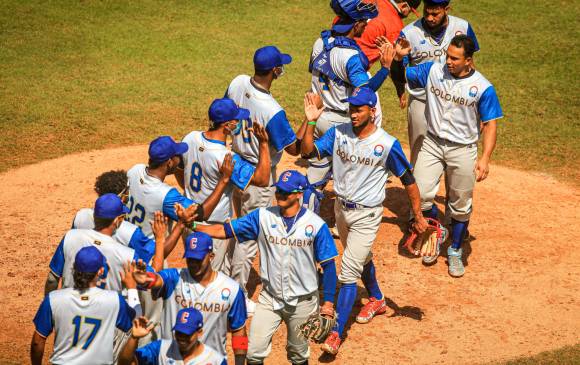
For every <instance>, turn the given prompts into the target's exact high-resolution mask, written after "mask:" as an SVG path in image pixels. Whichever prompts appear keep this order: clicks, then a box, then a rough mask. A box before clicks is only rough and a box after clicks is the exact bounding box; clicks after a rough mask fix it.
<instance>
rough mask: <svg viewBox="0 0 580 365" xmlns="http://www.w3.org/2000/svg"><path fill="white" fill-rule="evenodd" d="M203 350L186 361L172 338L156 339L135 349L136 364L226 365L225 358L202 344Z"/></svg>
mask: <svg viewBox="0 0 580 365" xmlns="http://www.w3.org/2000/svg"><path fill="white" fill-rule="evenodd" d="M203 346H204V348H203V352H202V353H201V354H199V355H198V356H196V357H195V358H193V359H189V360H188V361H187V363H186V362H184V361H183V357H182V356H181V353H180V352H179V346H178V345H177V342H175V341H174V340H158V341H154V342H151V343H150V344H148V345H146V346H144V347H140V348H138V349H137V351H135V357H136V358H137V365H226V364H227V358H226V357H225V356H224V355H221V354H219V353H218V352H217V351H216V350H214V349H213V348H211V347H210V346H208V345H206V344H204V345H203Z"/></svg>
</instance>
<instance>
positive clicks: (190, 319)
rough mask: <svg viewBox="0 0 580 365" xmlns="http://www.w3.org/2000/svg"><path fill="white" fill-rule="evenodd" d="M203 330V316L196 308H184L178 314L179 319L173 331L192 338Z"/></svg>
mask: <svg viewBox="0 0 580 365" xmlns="http://www.w3.org/2000/svg"><path fill="white" fill-rule="evenodd" d="M202 328H203V316H202V315H201V312H200V311H198V310H197V309H195V308H183V309H182V310H180V311H179V312H177V319H176V320H175V326H173V330H174V331H175V332H179V333H183V334H184V335H188V336H191V335H193V334H194V333H195V332H197V331H199V330H200V329H202Z"/></svg>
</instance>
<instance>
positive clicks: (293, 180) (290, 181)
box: [274, 170, 308, 193]
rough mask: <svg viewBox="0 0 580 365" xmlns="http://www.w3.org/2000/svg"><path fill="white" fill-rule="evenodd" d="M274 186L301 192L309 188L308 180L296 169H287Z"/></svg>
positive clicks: (279, 188) (288, 190) (287, 190)
mask: <svg viewBox="0 0 580 365" xmlns="http://www.w3.org/2000/svg"><path fill="white" fill-rule="evenodd" d="M274 186H275V187H276V189H278V190H282V191H283V192H286V193H299V192H303V191H304V190H306V189H307V188H308V180H307V179H306V176H304V175H302V174H301V173H300V172H298V171H296V170H287V171H284V172H283V173H281V174H280V177H279V178H278V181H277V182H276V183H275V184H274Z"/></svg>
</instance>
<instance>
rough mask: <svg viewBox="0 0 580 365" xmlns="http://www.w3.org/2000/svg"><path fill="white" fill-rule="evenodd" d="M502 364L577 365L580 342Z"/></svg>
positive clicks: (579, 359)
mask: <svg viewBox="0 0 580 365" xmlns="http://www.w3.org/2000/svg"><path fill="white" fill-rule="evenodd" d="M503 364H504V365H577V364H580V344H578V345H575V346H566V347H563V348H561V349H559V350H555V351H546V352H542V353H540V354H538V355H535V356H532V357H522V358H519V359H515V360H510V361H507V362H505V363H503Z"/></svg>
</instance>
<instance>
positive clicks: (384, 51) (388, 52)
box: [375, 36, 395, 68]
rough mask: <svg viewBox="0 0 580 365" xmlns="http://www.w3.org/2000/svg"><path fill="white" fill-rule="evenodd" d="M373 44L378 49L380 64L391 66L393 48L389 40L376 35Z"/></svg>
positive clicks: (393, 54)
mask: <svg viewBox="0 0 580 365" xmlns="http://www.w3.org/2000/svg"><path fill="white" fill-rule="evenodd" d="M375 44H376V45H377V48H378V49H379V54H380V58H379V61H380V62H381V66H383V67H385V68H391V63H393V59H394V57H395V49H394V48H393V45H392V44H391V42H389V40H388V39H387V38H385V37H382V36H381V37H377V39H376V41H375Z"/></svg>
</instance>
